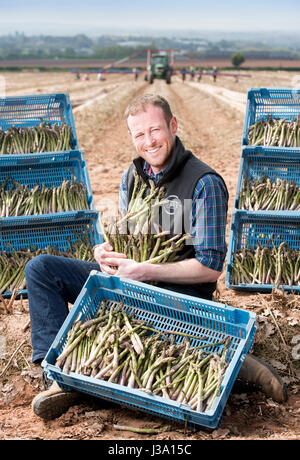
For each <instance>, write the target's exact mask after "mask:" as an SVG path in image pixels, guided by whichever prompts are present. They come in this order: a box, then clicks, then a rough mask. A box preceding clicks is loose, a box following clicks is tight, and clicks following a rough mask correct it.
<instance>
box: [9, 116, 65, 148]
mask: <svg viewBox="0 0 300 460" xmlns="http://www.w3.org/2000/svg"><path fill="white" fill-rule="evenodd" d="M71 149H72V131H71V127H70V126H69V125H67V124H66V123H61V125H59V124H58V123H55V124H54V125H52V126H51V124H50V123H46V122H42V123H40V124H39V125H37V126H34V127H33V128H29V127H27V126H25V127H16V126H12V127H11V128H8V129H7V130H6V131H3V130H1V128H0V154H23V153H42V152H58V151H64V150H71Z"/></svg>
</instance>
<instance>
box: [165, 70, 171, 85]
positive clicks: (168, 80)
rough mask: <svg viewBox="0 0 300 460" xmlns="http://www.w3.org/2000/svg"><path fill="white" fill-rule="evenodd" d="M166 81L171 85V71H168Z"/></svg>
mask: <svg viewBox="0 0 300 460" xmlns="http://www.w3.org/2000/svg"><path fill="white" fill-rule="evenodd" d="M166 82H167V84H168V85H170V83H171V73H170V72H168V73H167V76H166Z"/></svg>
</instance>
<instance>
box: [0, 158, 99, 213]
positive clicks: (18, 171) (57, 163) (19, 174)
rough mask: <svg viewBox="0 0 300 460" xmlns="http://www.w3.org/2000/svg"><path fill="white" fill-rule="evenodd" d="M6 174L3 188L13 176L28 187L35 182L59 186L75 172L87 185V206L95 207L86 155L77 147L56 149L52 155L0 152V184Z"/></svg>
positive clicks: (9, 184) (78, 179)
mask: <svg viewBox="0 0 300 460" xmlns="http://www.w3.org/2000/svg"><path fill="white" fill-rule="evenodd" d="M8 176H9V177H10V179H9V181H8V182H7V186H6V188H9V187H11V185H12V179H14V180H15V181H16V182H18V183H20V184H22V185H24V186H25V185H26V184H27V185H28V187H29V188H33V187H34V186H35V185H36V184H40V185H42V184H44V185H45V186H46V187H49V188H53V187H59V186H60V185H61V184H62V182H63V181H64V180H67V181H70V180H71V179H72V177H73V176H75V178H76V180H77V181H78V182H82V183H83V184H84V185H85V186H86V189H87V199H88V204H89V209H90V210H95V206H94V200H93V194H92V190H91V185H90V180H89V173H88V168H87V164H86V160H85V156H84V154H83V153H82V152H81V151H79V150H70V151H65V152H56V153H55V155H54V154H53V153H41V154H39V155H0V184H2V183H3V182H4V181H5V179H6V178H7V177H8Z"/></svg>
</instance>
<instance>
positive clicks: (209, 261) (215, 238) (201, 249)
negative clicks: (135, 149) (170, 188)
mask: <svg viewBox="0 0 300 460" xmlns="http://www.w3.org/2000/svg"><path fill="white" fill-rule="evenodd" d="M167 168H168V167H167ZM167 168H165V169H164V170H162V171H160V172H159V173H158V174H156V175H155V174H154V173H153V172H152V169H151V167H150V166H149V165H148V164H147V163H146V162H145V164H144V171H145V173H146V174H147V175H148V176H149V178H150V179H152V180H153V181H154V183H155V184H157V183H158V181H159V180H160V179H161V178H162V177H163V175H164V173H165V171H166V170H167ZM127 172H128V171H125V173H124V174H123V176H122V180H121V186H120V195H119V206H120V211H121V212H126V209H127V205H128V192H127ZM197 203H198V204H199V203H201V211H199V206H197ZM226 219H227V203H226V192H225V189H224V184H223V182H222V180H221V179H220V177H219V176H216V175H215V174H206V175H205V176H203V177H202V178H201V179H200V180H199V181H198V182H197V184H196V187H195V190H194V194H193V200H192V216H191V228H192V232H191V234H192V237H193V244H194V249H195V253H196V255H195V257H196V259H197V260H198V261H199V262H201V263H202V264H203V265H205V266H206V267H209V268H211V269H212V270H217V271H222V268H223V264H224V260H225V257H226V251H227V246H226V241H225V231H226Z"/></svg>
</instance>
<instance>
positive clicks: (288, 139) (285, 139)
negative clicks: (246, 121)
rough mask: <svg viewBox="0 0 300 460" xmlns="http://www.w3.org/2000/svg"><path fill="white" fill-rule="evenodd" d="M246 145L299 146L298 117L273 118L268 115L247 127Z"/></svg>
mask: <svg viewBox="0 0 300 460" xmlns="http://www.w3.org/2000/svg"><path fill="white" fill-rule="evenodd" d="M248 145H253V146H254V145H264V146H272V147H300V124H299V118H298V119H292V120H291V121H288V120H287V119H286V118H281V119H278V118H275V117H274V118H273V117H272V115H268V116H267V118H266V120H265V119H264V118H261V119H260V120H259V121H257V122H256V123H254V124H253V125H251V126H250V127H249V128H248Z"/></svg>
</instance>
